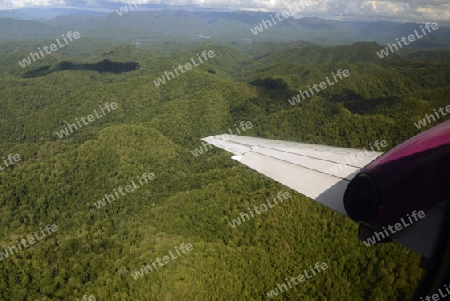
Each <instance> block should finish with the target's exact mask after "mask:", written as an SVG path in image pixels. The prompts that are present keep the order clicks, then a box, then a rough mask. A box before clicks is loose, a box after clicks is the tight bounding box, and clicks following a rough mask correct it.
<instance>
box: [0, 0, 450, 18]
mask: <svg viewBox="0 0 450 301" xmlns="http://www.w3.org/2000/svg"><path fill="white" fill-rule="evenodd" d="M128 1H130V0H0V9H2V8H3V9H6V8H8V9H9V8H21V7H55V6H56V7H64V6H67V7H73V6H76V7H80V8H90V7H99V6H100V7H101V6H102V5H103V6H108V4H111V3H115V4H124V3H127V2H128ZM131 2H132V0H131ZM140 2H145V3H146V4H165V5H174V6H197V7H201V8H215V9H231V10H251V11H256V10H260V11H278V12H281V11H283V10H286V9H288V6H294V7H301V8H302V9H301V11H300V12H299V14H298V15H297V16H299V17H300V16H317V17H323V18H338V19H342V18H344V19H345V18H346V17H347V18H350V17H351V18H353V19H355V18H359V19H362V20H364V19H366V18H369V19H380V20H397V21H442V20H445V21H450V4H449V3H448V0H385V1H384V0H383V1H378V0H140Z"/></svg>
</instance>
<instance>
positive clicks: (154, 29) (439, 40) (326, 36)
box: [0, 4, 450, 49]
mask: <svg viewBox="0 0 450 301" xmlns="http://www.w3.org/2000/svg"><path fill="white" fill-rule="evenodd" d="M121 7H122V8H125V7H126V9H123V10H122V11H120V13H118V12H116V11H113V12H111V10H119V9H120V8H121ZM137 9H139V10H137ZM143 9H146V10H143ZM105 10H106V9H105V8H104V7H102V8H99V9H97V10H79V9H73V8H71V9H62V8H61V9H16V10H8V11H0V28H2V31H1V32H0V41H11V40H25V41H40V40H47V39H48V40H53V39H55V37H60V36H61V35H62V34H65V33H67V32H68V31H78V32H80V34H81V36H82V37H89V38H93V39H97V40H119V41H123V42H134V43H135V45H145V44H151V43H154V42H165V41H173V40H178V41H184V42H192V41H202V42H203V41H212V42H214V41H216V42H221V43H224V42H225V43H232V44H234V45H236V44H243V45H244V44H251V43H254V42H266V41H283V42H291V41H299V40H303V41H307V42H311V43H314V44H317V45H323V46H329V45H339V44H341V45H342V44H353V43H355V42H362V41H375V42H377V43H379V44H381V45H386V44H387V43H395V42H396V41H395V39H396V38H401V37H403V36H404V37H407V36H408V35H410V34H413V33H414V30H420V24H417V23H396V22H387V21H378V22H370V21H367V22H362V21H336V20H324V19H319V18H315V17H308V18H301V19H295V18H288V19H285V20H283V21H282V22H280V21H278V22H277V23H276V24H275V23H273V22H272V26H270V24H269V23H268V21H270V20H271V17H270V16H271V15H272V14H273V13H266V12H247V11H240V12H218V11H209V10H203V11H200V10H195V11H194V9H192V11H189V10H188V9H187V8H185V9H183V10H181V9H180V10H174V9H173V7H172V9H168V6H165V5H151V6H150V5H146V6H139V5H138V6H133V7H132V9H131V7H130V6H124V5H122V6H120V5H118V4H114V5H110V7H108V10H109V12H106V11H105ZM263 20H265V21H266V26H263V25H262V21H263ZM257 27H258V28H260V29H261V30H260V31H257V30H256V28H257ZM255 32H256V33H257V34H255ZM449 46H450V25H445V24H439V29H438V30H436V31H433V32H432V34H429V35H427V36H424V37H423V38H421V39H420V40H418V41H415V42H414V43H410V45H409V48H412V49H417V48H424V49H432V48H443V47H449Z"/></svg>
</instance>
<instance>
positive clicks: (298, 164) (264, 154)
mask: <svg viewBox="0 0 450 301" xmlns="http://www.w3.org/2000/svg"><path fill="white" fill-rule="evenodd" d="M202 140H204V141H206V142H208V143H209V144H212V145H215V146H217V147H219V148H222V149H225V150H227V151H229V152H231V153H233V154H234V156H233V157H232V158H233V159H235V160H238V161H239V162H241V163H243V164H245V165H247V166H248V167H250V168H252V169H254V170H256V171H258V172H260V173H262V174H264V175H266V176H268V177H269V178H272V179H274V180H276V181H278V182H280V183H282V184H284V185H286V186H288V187H290V188H292V189H294V190H296V191H298V192H299V193H302V194H304V195H306V196H308V197H310V198H312V199H314V200H315V201H317V202H319V203H321V204H323V205H325V206H327V207H329V208H331V209H333V210H335V211H337V212H339V213H341V214H344V215H347V214H346V212H345V209H344V203H343V195H344V192H345V189H346V188H347V184H348V182H349V181H350V180H351V179H353V177H354V176H355V175H356V174H357V173H358V171H359V170H360V169H361V168H362V167H364V166H366V165H367V164H369V163H370V162H372V161H373V160H374V159H376V158H377V157H379V156H380V155H381V154H382V153H380V152H373V151H365V150H358V149H349V148H339V147H332V146H325V145H316V144H305V143H297V142H289V141H280V140H269V139H263V138H255V137H246V136H232V135H228V134H224V135H219V136H210V137H206V138H203V139H202ZM358 154H359V157H358Z"/></svg>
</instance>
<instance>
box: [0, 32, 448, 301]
mask: <svg viewBox="0 0 450 301" xmlns="http://www.w3.org/2000/svg"><path fill="white" fill-rule="evenodd" d="M300 44H302V43H300ZM36 45H37V44H36ZM77 45H80V46H77ZM81 45H83V46H81ZM176 45H177V44H176V43H174V44H170V43H169V44H167V45H164V44H155V45H153V46H152V47H148V48H136V47H134V46H129V45H113V43H112V42H105V43H103V42H99V41H92V40H90V39H85V38H81V39H80V41H79V44H75V43H74V44H73V46H74V47H73V48H71V49H70V50H69V49H67V50H66V49H65V50H64V51H61V52H58V53H55V54H53V55H49V56H48V57H45V58H43V59H41V60H38V61H37V62H34V63H32V64H31V65H30V66H28V67H26V68H22V67H20V66H19V64H18V63H17V62H18V61H19V60H21V59H23V57H24V56H26V55H27V54H28V53H29V52H30V49H35V48H36V47H35V44H31V43H30V42H26V43H19V42H11V43H7V44H2V45H0V49H5V48H7V49H11V50H12V51H8V52H7V51H4V52H3V51H2V52H1V53H0V66H2V68H1V70H2V71H1V72H2V73H1V76H2V77H1V82H0V93H1V94H0V95H1V97H0V141H1V143H0V149H1V151H2V154H1V156H4V157H6V156H7V155H8V154H19V155H20V161H19V162H17V163H16V164H13V165H11V166H9V167H8V168H6V169H5V170H3V171H0V204H1V209H2V210H1V213H0V226H1V227H2V231H1V234H0V252H2V251H3V250H4V249H6V248H7V247H8V246H12V245H13V244H15V241H16V240H18V239H20V238H25V237H27V235H30V234H31V233H33V232H35V231H38V230H39V229H40V228H45V225H47V224H56V225H57V226H58V231H57V232H56V233H53V234H52V235H51V236H48V237H47V238H45V239H43V240H41V241H39V242H37V243H36V244H35V245H33V246H31V247H29V248H27V249H25V250H22V251H19V252H18V253H17V254H14V255H12V256H9V257H8V258H3V260H1V261H0V265H1V267H2V268H1V269H0V273H1V275H0V279H1V280H0V286H1V288H0V298H1V299H3V300H76V298H80V299H81V298H82V296H83V295H93V296H95V297H96V298H97V300H262V299H266V298H267V296H266V292H268V291H269V290H271V289H273V288H274V287H276V285H277V283H281V282H282V281H283V279H285V278H286V277H291V276H294V275H298V274H300V273H301V272H302V270H303V269H305V268H307V267H308V266H309V265H314V263H316V262H318V261H320V262H326V263H327V264H328V266H329V269H328V270H326V272H325V273H326V275H325V276H324V277H320V276H316V277H315V278H314V279H310V280H308V281H306V282H304V283H303V284H302V285H301V286H297V287H296V288H294V289H290V290H288V291H286V292H284V293H283V296H282V297H280V300H281V298H282V299H283V300H288V299H289V300H299V299H301V300H406V299H408V298H409V297H411V296H412V293H413V290H414V288H415V286H416V284H417V282H418V280H419V279H420V276H421V275H422V271H421V270H420V268H419V262H420V257H419V256H418V255H417V254H415V253H413V252H411V251H409V250H407V249H405V248H403V247H401V246H399V245H396V244H383V245H379V246H371V247H369V248H368V247H366V246H365V245H364V244H363V243H362V242H360V241H359V240H358V238H357V225H356V224H355V223H353V222H352V221H350V220H347V219H345V218H343V217H342V216H340V215H339V214H337V213H335V212H333V211H331V210H329V209H327V208H324V207H323V206H321V205H318V204H316V203H315V202H312V201H311V200H310V199H308V198H306V197H304V196H302V195H301V194H299V193H297V192H295V191H292V190H290V189H287V188H286V187H285V186H283V185H281V184H279V183H277V182H275V181H273V180H270V179H268V178H267V177H264V176H262V175H260V174H258V173H257V172H255V171H253V170H250V169H248V168H246V167H245V166H243V165H240V164H239V163H237V162H235V161H233V160H231V159H230V154H229V153H227V152H225V151H222V150H219V149H217V148H213V149H210V150H208V151H205V152H204V153H202V154H200V155H198V156H194V155H193V151H194V150H195V148H199V147H200V146H201V141H200V139H201V138H203V137H205V136H209V135H215V134H221V133H226V132H227V131H228V129H234V127H235V126H234V125H235V124H238V123H239V122H241V121H250V122H251V123H252V125H253V127H252V128H251V129H250V130H248V131H246V132H245V135H249V136H258V137H266V138H276V139H286V140H292V141H302V142H307V143H322V144H328V145H337V146H344V147H357V148H364V147H367V146H368V144H369V143H371V142H373V141H375V140H386V141H387V142H388V148H391V147H393V146H395V145H396V144H398V143H400V142H401V141H403V140H405V139H407V138H409V137H411V136H413V135H415V134H417V133H419V132H421V131H423V130H424V128H421V129H418V128H417V127H416V126H415V125H414V123H417V121H418V120H419V119H422V118H424V115H425V114H427V113H431V112H432V111H433V109H437V108H439V107H442V106H446V105H449V104H450V103H449V100H448V97H447V96H448V95H449V89H450V85H449V79H450V76H449V72H450V63H449V62H448V61H437V60H439V58H440V55H436V54H434V53H430V52H427V51H423V52H420V53H418V54H417V55H411V54H408V55H403V54H398V55H392V56H390V57H389V58H387V59H379V58H378V57H377V55H376V53H375V52H376V51H379V49H381V48H382V47H383V46H380V45H376V44H373V43H357V44H354V45H351V46H336V47H332V48H324V47H319V46H316V45H311V44H309V43H303V45H301V46H299V45H297V46H299V47H297V46H296V47H295V48H294V47H293V44H290V45H289V44H285V43H280V44H279V45H277V44H273V43H261V45H260V47H259V48H258V45H251V46H245V47H240V46H239V45H236V47H230V46H227V45H221V44H218V43H214V42H206V43H192V44H189V45H187V44H185V45H184V46H183V50H179V51H176V48H177V46H176ZM83 47H85V48H83ZM163 47H167V49H168V53H167V54H162V51H161V49H163ZM256 48H258V49H256ZM274 49H277V50H276V51H275V52H274ZM203 50H212V51H214V53H215V57H214V58H211V59H209V60H208V61H205V62H203V63H202V64H200V65H199V66H197V67H194V68H192V70H190V71H188V72H189V73H186V74H180V75H179V76H177V77H176V78H173V79H171V80H170V81H167V82H166V84H163V85H161V86H159V87H158V86H157V85H155V83H154V81H155V80H156V79H157V78H158V77H161V76H163V75H164V74H165V72H166V71H172V70H173V68H172V66H177V65H178V64H184V63H186V62H189V61H190V60H191V58H197V56H196V54H197V53H201V52H202V51H203ZM125 63H126V64H133V65H132V66H135V68H132V69H131V70H128V69H127V70H123V72H110V69H108V68H106V69H103V67H105V66H106V67H111V68H112V67H113V66H123V65H122V64H125ZM80 66H83V68H81V67H80ZM99 66H103V67H101V68H100V67H99ZM127 66H128V65H127ZM75 67H76V68H75ZM88 67H89V68H88ZM338 69H341V70H345V69H347V70H349V72H350V76H349V77H347V78H344V79H343V80H341V81H339V82H338V83H336V84H335V85H334V86H332V87H329V89H325V90H324V91H322V92H320V93H317V95H314V96H313V97H310V98H308V99H306V100H304V101H302V102H301V103H300V104H297V105H294V106H292V105H290V104H289V102H288V99H291V98H292V97H293V96H295V95H296V94H297V93H298V90H299V89H306V87H307V86H308V85H312V84H314V83H320V82H322V81H323V80H324V78H325V77H327V76H330V75H331V73H332V72H334V73H336V71H337V70H338ZM50 71H51V72H50ZM274 83H276V84H274ZM107 102H108V103H110V104H111V103H116V104H117V109H115V110H111V111H110V112H107V111H105V112H106V113H105V114H104V115H103V116H102V117H101V118H97V117H96V119H95V120H94V121H92V122H90V123H89V124H88V125H83V126H82V127H80V128H79V129H77V130H75V131H74V132H71V133H69V134H68V135H66V136H64V137H62V138H60V137H59V136H58V134H57V133H58V132H59V133H60V131H61V129H64V127H66V126H67V124H68V123H75V122H76V120H77V119H78V120H81V117H86V116H89V115H90V114H93V111H94V110H97V111H98V112H100V108H104V110H106V109H105V108H106V107H105V104H106V103H107ZM445 119H448V118H447V117H442V118H441V119H440V120H437V121H436V123H431V124H428V125H427V127H425V128H428V127H431V126H433V125H435V124H437V123H438V122H442V121H444V120H445ZM144 173H154V174H155V179H154V180H153V181H150V182H149V183H147V184H144V185H143V187H139V188H138V189H135V190H133V192H130V193H128V194H127V195H126V196H123V197H121V198H119V199H118V200H116V201H114V202H112V203H111V204H107V205H106V206H103V207H101V208H97V207H96V206H95V205H94V203H96V202H97V201H99V200H101V199H102V198H104V197H105V194H110V193H112V192H113V190H114V189H117V188H118V187H124V186H125V185H127V184H129V183H130V181H131V180H133V179H136V178H137V177H138V176H141V175H143V174H144ZM284 191H288V192H289V193H290V195H291V197H290V198H289V201H287V202H285V203H283V204H281V205H279V206H277V207H276V208H273V209H271V210H269V211H268V212H266V213H264V214H261V215H258V216H257V217H255V218H253V219H251V220H249V221H246V222H244V223H242V224H241V225H239V226H238V227H236V228H233V227H231V226H230V225H229V222H230V221H232V220H233V219H235V218H236V217H237V216H238V215H239V213H241V212H247V208H249V207H253V206H254V205H259V204H262V203H264V200H265V199H266V198H271V197H272V196H274V195H276V194H277V193H279V192H284ZM182 243H184V244H189V243H191V244H192V245H193V250H192V251H190V252H188V253H187V254H185V255H182V256H180V258H177V259H175V260H173V262H172V261H171V262H170V263H168V264H167V265H165V266H164V267H162V268H158V270H157V271H154V272H151V273H148V274H145V275H144V276H143V277H141V278H140V279H134V278H133V277H132V276H131V275H132V273H135V272H136V271H138V270H139V269H140V268H141V267H142V266H143V265H144V264H149V263H150V262H151V261H152V260H154V259H156V258H157V257H160V258H161V257H163V256H164V255H167V253H168V251H169V250H175V247H179V246H180V245H181V244H182Z"/></svg>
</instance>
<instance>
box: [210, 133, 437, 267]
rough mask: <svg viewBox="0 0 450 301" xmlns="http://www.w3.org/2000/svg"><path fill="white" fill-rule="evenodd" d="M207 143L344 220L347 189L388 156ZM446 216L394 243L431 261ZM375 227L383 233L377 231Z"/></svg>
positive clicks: (271, 143)
mask: <svg viewBox="0 0 450 301" xmlns="http://www.w3.org/2000/svg"><path fill="white" fill-rule="evenodd" d="M202 140H204V141H206V142H207V143H209V144H212V145H215V146H217V147H219V148H222V149H224V150H226V151H228V152H231V153H233V154H234V155H233V156H232V159H234V160H237V161H239V162H241V163H242V164H245V165H247V166H248V167H250V168H252V169H254V170H256V171H258V172H260V173H262V174H264V175H266V176H267V177H269V178H272V179H274V180H276V181H278V182H280V183H282V184H284V185H286V186H288V187H290V188H292V189H294V190H296V191H297V192H299V193H301V194H304V195H305V196H308V197H309V198H311V199H313V200H315V201H317V202H319V203H321V204H323V205H325V206H327V207H329V208H331V209H333V210H335V211H337V212H339V213H341V214H343V215H345V216H348V214H347V212H346V210H345V208H344V202H343V196H344V192H345V190H346V188H347V185H348V184H349V182H350V181H351V180H352V179H353V178H354V177H355V175H357V174H358V172H359V171H360V170H361V169H362V168H363V167H365V166H366V165H368V164H369V163H371V162H372V161H373V160H375V159H376V158H378V157H379V156H381V155H382V154H383V153H381V152H374V151H372V150H365V149H364V150H359V149H348V148H339V147H332V146H325V145H315V144H305V143H297V142H289V141H281V140H270V139H263V138H256V137H246V136H234V135H228V134H223V135H218V136H210V137H206V138H203V139H202ZM444 212H445V211H444V209H442V208H441V207H438V208H433V209H432V210H430V211H429V214H428V213H427V216H426V217H425V218H423V219H422V220H420V221H419V222H416V223H415V224H414V225H413V226H411V227H409V228H407V229H406V228H405V231H402V232H397V233H396V234H395V235H392V237H391V238H392V239H393V240H394V241H396V242H398V243H400V244H402V245H404V246H406V247H408V248H409V249H411V250H413V251H416V252H418V253H420V254H422V255H424V256H426V257H427V258H431V256H432V251H433V246H434V243H435V241H436V240H437V237H438V234H439V229H440V223H441V222H442V220H443V217H444ZM405 216H406V214H405ZM363 224H365V225H367V226H369V227H371V226H372V225H370V224H367V223H364V222H363ZM371 228H372V229H381V227H377V226H375V227H371ZM380 231H381V230H380ZM433 233H434V234H433Z"/></svg>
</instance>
